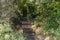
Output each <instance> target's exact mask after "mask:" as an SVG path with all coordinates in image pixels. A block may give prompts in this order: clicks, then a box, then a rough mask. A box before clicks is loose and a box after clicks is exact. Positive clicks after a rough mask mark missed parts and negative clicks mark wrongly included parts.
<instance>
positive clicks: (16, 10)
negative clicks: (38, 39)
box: [0, 0, 60, 40]
mask: <svg viewBox="0 0 60 40" xmlns="http://www.w3.org/2000/svg"><path fill="white" fill-rule="evenodd" d="M0 3H1V2H0ZM7 3H8V2H6V3H5V6H4V5H3V4H0V5H2V6H1V7H0V10H1V12H0V40H22V39H20V38H19V37H20V36H19V33H18V32H17V31H15V30H13V29H12V28H11V26H15V25H17V24H19V25H20V24H21V23H20V20H22V19H24V18H23V17H26V19H27V20H35V21H37V22H38V23H36V24H38V25H39V27H40V26H41V24H40V22H42V23H43V25H42V28H43V31H42V34H43V35H50V36H52V39H51V40H60V38H59V37H60V2H59V0H49V1H48V0H14V1H13V2H12V3H11V4H12V5H11V6H12V8H10V7H9V6H7V5H9V4H7ZM6 7H8V8H6ZM9 8H10V9H9ZM7 11H8V12H7ZM9 12H10V13H9ZM6 15H8V16H6ZM12 18H15V19H16V20H17V21H14V20H13V19H12ZM13 21H14V22H13ZM6 36H8V37H6ZM3 38H4V39H3Z"/></svg>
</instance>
